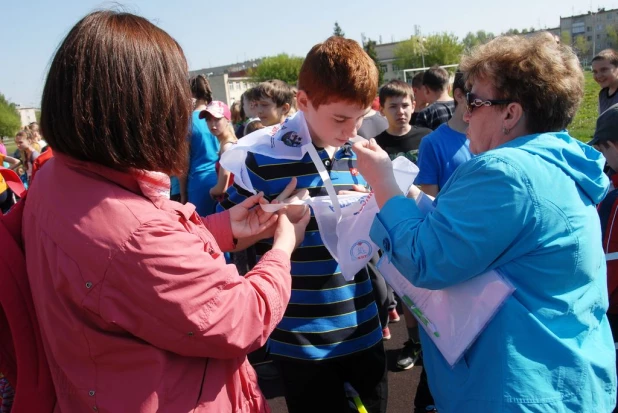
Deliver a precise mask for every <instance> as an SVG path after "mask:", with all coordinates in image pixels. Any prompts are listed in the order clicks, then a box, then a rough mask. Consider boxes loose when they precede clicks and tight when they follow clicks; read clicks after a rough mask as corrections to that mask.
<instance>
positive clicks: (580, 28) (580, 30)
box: [571, 22, 586, 34]
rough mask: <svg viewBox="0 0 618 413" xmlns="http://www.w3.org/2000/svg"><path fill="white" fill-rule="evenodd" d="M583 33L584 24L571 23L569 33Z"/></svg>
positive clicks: (584, 29)
mask: <svg viewBox="0 0 618 413" xmlns="http://www.w3.org/2000/svg"><path fill="white" fill-rule="evenodd" d="M585 31H586V25H585V24H584V22H578V23H573V26H572V27H571V32H572V33H573V34H579V33H584V32H585Z"/></svg>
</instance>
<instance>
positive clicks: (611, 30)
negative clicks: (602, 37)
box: [606, 26, 618, 47]
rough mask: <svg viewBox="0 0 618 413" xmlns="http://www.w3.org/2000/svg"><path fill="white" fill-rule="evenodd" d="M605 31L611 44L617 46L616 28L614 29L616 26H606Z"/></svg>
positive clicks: (617, 35)
mask: <svg viewBox="0 0 618 413" xmlns="http://www.w3.org/2000/svg"><path fill="white" fill-rule="evenodd" d="M606 31H607V38H608V39H609V41H610V44H611V46H612V47H616V46H618V30H616V26H608V27H607V30H606Z"/></svg>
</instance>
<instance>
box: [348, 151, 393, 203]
mask: <svg viewBox="0 0 618 413" xmlns="http://www.w3.org/2000/svg"><path fill="white" fill-rule="evenodd" d="M354 153H356V158H357V164H356V166H357V168H358V171H359V172H360V173H361V175H362V176H363V178H365V180H366V181H367V183H368V184H369V185H370V186H371V188H372V189H373V191H374V193H375V195H376V201H377V203H378V207H379V208H382V206H383V205H384V204H385V203H386V201H388V200H389V199H391V198H392V197H393V196H395V195H401V191H400V190H399V186H398V185H397V182H396V181H395V174H394V173H393V164H392V162H391V159H390V158H389V156H388V154H387V153H386V152H385V151H384V150H383V149H382V148H380V145H378V143H377V142H376V140H375V139H370V140H368V141H366V140H363V141H361V142H357V143H355V144H354Z"/></svg>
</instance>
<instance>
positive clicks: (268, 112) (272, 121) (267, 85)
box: [252, 79, 294, 126]
mask: <svg viewBox="0 0 618 413" xmlns="http://www.w3.org/2000/svg"><path fill="white" fill-rule="evenodd" d="M252 94H253V97H254V99H255V100H256V102H257V110H256V112H257V116H258V117H259V118H260V121H261V122H262V124H263V125H264V126H273V125H277V124H279V123H282V122H283V121H284V120H285V118H287V117H288V115H289V113H290V109H291V108H292V105H293V104H294V92H293V91H292V88H291V87H290V85H288V84H287V83H285V82H284V81H282V80H278V79H275V80H267V81H266V82H262V83H260V84H259V85H257V86H256V87H255V88H253V92H252Z"/></svg>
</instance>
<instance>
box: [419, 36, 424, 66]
mask: <svg viewBox="0 0 618 413" xmlns="http://www.w3.org/2000/svg"><path fill="white" fill-rule="evenodd" d="M418 41H419V45H420V46H421V59H423V69H424V68H425V38H424V37H419V39H418Z"/></svg>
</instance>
